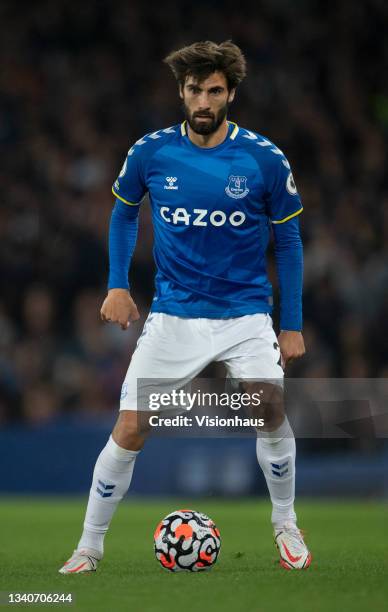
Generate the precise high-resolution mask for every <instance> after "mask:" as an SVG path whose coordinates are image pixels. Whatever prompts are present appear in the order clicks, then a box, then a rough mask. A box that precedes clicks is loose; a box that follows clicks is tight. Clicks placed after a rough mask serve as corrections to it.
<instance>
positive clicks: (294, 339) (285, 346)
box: [278, 331, 306, 368]
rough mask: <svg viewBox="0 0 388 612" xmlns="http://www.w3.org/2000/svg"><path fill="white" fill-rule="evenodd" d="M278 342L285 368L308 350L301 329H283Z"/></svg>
mask: <svg viewBox="0 0 388 612" xmlns="http://www.w3.org/2000/svg"><path fill="white" fill-rule="evenodd" d="M278 342H279V347H280V353H281V356H282V367H283V368H284V367H285V366H286V365H287V364H288V363H291V361H293V360H294V359H298V357H302V356H303V355H304V354H305V352H306V349H305V346H304V340H303V336H302V333H301V332H299V331H281V332H280V334H279V337H278Z"/></svg>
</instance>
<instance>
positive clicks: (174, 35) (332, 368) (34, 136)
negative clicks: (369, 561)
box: [0, 0, 388, 497]
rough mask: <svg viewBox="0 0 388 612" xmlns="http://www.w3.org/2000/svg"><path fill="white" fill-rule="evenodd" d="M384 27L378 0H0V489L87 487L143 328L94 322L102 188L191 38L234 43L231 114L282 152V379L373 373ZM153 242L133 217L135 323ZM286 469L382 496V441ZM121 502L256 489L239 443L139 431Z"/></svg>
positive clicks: (383, 314)
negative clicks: (289, 319)
mask: <svg viewBox="0 0 388 612" xmlns="http://www.w3.org/2000/svg"><path fill="white" fill-rule="evenodd" d="M387 17H388V5H387V3H386V2H385V1H384V0H364V1H362V2H356V3H355V2H351V1H350V0H349V1H347V0H340V1H339V2H335V3H327V2H323V1H322V0H260V1H259V0H257V1H256V2H245V3H242V4H241V3H236V2H231V1H229V0H225V1H223V2H217V1H216V0H214V1H213V2H211V1H205V0H197V1H196V2H194V3H192V2H187V1H186V0H183V1H181V2H179V3H177V2H173V1H171V0H167V1H165V2H154V1H152V0H150V1H149V2H140V1H139V0H136V1H132V2H124V1H122V0H112V1H111V2H107V1H102V0H101V1H98V0H94V1H93V0H83V2H81V3H78V2H68V1H67V0H51V1H49V0H46V1H42V0H37V1H36V2H33V3H30V4H28V5H25V6H23V10H21V9H20V7H19V6H18V5H17V4H15V3H11V2H2V3H1V6H0V23H1V30H2V34H1V37H0V49H1V57H2V62H1V68H0V146H1V150H2V163H1V166H0V189H1V208H0V283H1V297H0V466H1V467H0V476H1V490H2V491H3V492H5V493H7V492H13V493H15V492H18V493H23V492H24V493H25V492H30V493H32V492H36V493H42V492H45V493H50V492H56V493H61V492H63V493H76V492H77V493H79V492H83V493H86V492H87V490H88V487H89V482H90V474H91V469H92V466H93V464H94V461H95V457H96V456H97V453H98V451H99V449H100V448H101V446H102V445H103V444H104V441H105V439H106V437H107V434H108V432H109V430H110V426H111V424H112V423H113V421H114V419H115V417H116V411H117V407H118V397H119V392H120V386H121V382H122V379H123V376H124V373H125V371H126V368H127V365H128V361H129V358H130V355H131V353H132V351H133V349H134V346H135V344H136V340H137V337H138V335H139V332H140V329H141V325H140V324H139V325H134V326H132V327H131V328H130V330H129V331H128V332H127V333H123V332H121V330H119V329H116V328H115V327H112V326H106V325H102V324H101V322H100V320H99V309H100V305H101V302H102V300H103V298H104V294H105V286H106V280H107V229H108V223H109V217H110V212H111V208H112V203H113V198H112V195H111V191H110V189H111V184H112V183H113V181H114V179H115V178H116V176H117V174H118V171H119V169H120V168H121V165H122V163H123V160H124V157H125V154H126V151H127V150H128V148H129V145H130V143H132V142H133V141H134V140H136V139H138V138H139V137H140V136H141V135H142V134H144V133H147V132H150V131H153V130H156V129H158V128H161V127H167V126H169V125H172V124H174V123H177V122H178V121H179V120H180V118H181V110H180V105H179V100H178V97H177V95H176V85H175V83H174V81H173V79H172V77H171V76H170V74H169V72H168V69H167V67H164V66H163V65H162V63H161V60H162V58H163V57H164V56H165V55H166V53H167V52H168V51H170V50H171V49H173V48H177V47H179V46H181V45H183V44H187V43H191V42H193V41H195V40H201V39H212V40H215V41H217V42H220V41H222V40H225V39H228V38H232V39H233V41H234V42H236V43H237V44H238V45H240V46H241V47H242V49H243V50H244V52H245V53H246V56H247V60H248V66H249V74H248V78H247V79H246V81H245V82H244V83H243V84H242V86H241V87H240V89H239V91H238V95H237V100H236V102H235V104H234V106H233V107H232V110H231V113H230V118H231V119H233V120H235V121H237V122H238V123H240V124H241V125H243V126H246V127H248V128H250V129H252V130H255V131H258V132H260V133H263V134H264V135H266V136H268V137H269V138H270V139H272V140H274V141H275V142H276V144H277V145H278V146H279V147H280V148H281V149H283V150H285V151H286V152H287V156H288V158H289V159H290V162H291V164H292V166H293V169H294V176H295V179H296V182H297V185H298V188H299V191H300V192H301V194H302V198H303V201H304V205H305V213H304V214H303V215H302V219H301V222H302V231H303V240H304V245H305V297H304V316H305V328H304V335H305V340H306V345H307V348H308V353H307V355H306V356H305V358H303V359H302V360H301V361H300V362H298V363H296V364H295V365H293V366H292V368H290V370H289V376H290V377H293V376H295V377H305V378H321V377H351V378H386V377H387V376H388V345H387V338H388V317H387V311H388V252H387V244H388V181H387V173H386V165H387V149H386V136H387V131H388V90H387V79H386V66H387V60H388V42H387V37H386V32H385V24H386V23H387ZM384 67H385V68H384ZM151 250H152V227H151V220H150V214H149V209H148V207H147V206H146V205H145V206H143V207H142V212H141V228H140V233H139V240H138V245H137V249H136V255H135V258H134V262H133V266H132V273H131V276H132V281H133V294H134V297H135V299H136V301H137V304H138V306H139V309H140V311H141V313H142V317H143V319H142V321H144V318H145V316H146V314H147V310H148V307H149V304H150V301H151V296H152V289H153V263H152V254H151ZM270 261H271V264H270V268H271V273H272V277H273V279H274V285H275V287H276V278H275V276H274V274H273V270H274V266H273V259H272V258H271V260H270ZM274 319H275V324H276V321H277V316H276V313H275V316H274ZM206 373H207V374H208V375H214V374H216V373H217V372H216V370H215V369H214V368H209V369H208V370H207V372H206ZM161 456H163V457H164V461H163V462H161V461H160V457H161ZM71 465H73V466H76V468H74V470H69V466H71ZM70 472H71V473H70ZM298 472H299V481H298V488H299V491H300V492H301V493H304V494H310V495H313V494H325V495H338V494H340V495H344V494H352V495H360V496H365V495H368V496H376V497H377V496H380V497H384V496H388V476H387V474H388V448H387V444H386V441H383V440H376V439H374V438H373V437H372V438H371V437H365V438H363V437H361V438H360V439H357V440H355V439H354V440H335V441H323V440H316V439H314V440H303V441H300V444H299V452H298ZM132 491H133V492H135V493H150V494H156V493H168V494H170V493H180V494H185V495H186V494H190V495H193V494H200V495H207V494H215V495H233V494H235V495H240V494H243V495H246V494H251V493H252V494H253V493H263V492H264V481H263V480H262V479H261V476H259V472H258V468H257V464H256V459H255V455H254V451H253V442H252V440H238V439H234V440H215V441H212V440H190V441H185V440H177V441H174V444H173V445H172V444H171V442H169V441H168V440H156V439H154V440H150V442H149V443H148V446H147V447H146V452H145V453H143V454H142V455H141V457H140V458H139V462H138V464H137V467H136V473H135V478H134V486H133V489H132Z"/></svg>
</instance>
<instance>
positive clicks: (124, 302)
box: [100, 289, 140, 330]
mask: <svg viewBox="0 0 388 612" xmlns="http://www.w3.org/2000/svg"><path fill="white" fill-rule="evenodd" d="M100 314H101V319H102V320H103V321H106V322H109V323H118V324H119V325H120V327H121V329H122V330H126V329H128V327H129V324H130V323H132V322H133V321H137V320H138V319H140V315H139V311H138V309H137V306H136V304H135V302H134V301H133V299H132V298H131V296H130V294H129V291H127V290H126V289H110V290H109V291H108V295H107V296H106V298H105V300H104V303H103V305H102V307H101V310H100Z"/></svg>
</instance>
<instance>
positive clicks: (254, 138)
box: [243, 130, 257, 140]
mask: <svg viewBox="0 0 388 612" xmlns="http://www.w3.org/2000/svg"><path fill="white" fill-rule="evenodd" d="M245 131H246V134H243V138H249V140H257V136H256V134H254V133H253V132H251V131H250V130H245Z"/></svg>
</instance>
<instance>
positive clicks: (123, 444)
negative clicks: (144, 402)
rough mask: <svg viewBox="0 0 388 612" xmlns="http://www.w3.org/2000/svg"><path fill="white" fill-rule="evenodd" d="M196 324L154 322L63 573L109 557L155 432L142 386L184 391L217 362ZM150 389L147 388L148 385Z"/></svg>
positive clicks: (133, 366)
mask: <svg viewBox="0 0 388 612" xmlns="http://www.w3.org/2000/svg"><path fill="white" fill-rule="evenodd" d="M196 324H197V323H196V321H195V320H194V321H193V320H188V319H179V318H178V317H170V316H169V315H162V314H160V315H155V314H152V315H150V317H149V318H148V320H147V322H146V324H145V327H144V330H143V334H142V336H141V338H140V340H139V342H138V345H137V348H136V350H135V352H134V354H133V357H132V360H131V363H130V366H129V368H128V372H127V375H126V378H125V382H124V385H123V391H122V395H121V402H120V415H119V418H118V420H117V423H116V425H115V427H114V429H113V432H112V435H111V436H110V438H109V440H108V442H107V444H106V446H105V447H104V448H103V450H102V451H101V453H100V455H99V457H98V459H97V462H96V466H95V469H94V473H93V481H92V486H91V489H90V494H89V501H88V506H87V510H86V516H85V521H84V530H83V533H82V536H81V539H80V541H79V544H78V546H77V549H76V551H75V552H74V554H73V556H72V557H71V558H70V559H69V561H67V562H66V564H65V565H64V566H63V567H62V568H61V569H60V572H61V573H64V574H68V573H83V572H85V571H93V570H95V569H96V567H97V562H98V560H100V559H101V558H102V556H103V552H104V537H105V534H106V533H107V531H108V529H109V525H110V522H111V520H112V517H113V515H114V512H115V510H116V508H117V506H118V504H119V502H120V501H121V499H122V498H123V497H124V495H125V494H126V492H127V491H128V488H129V486H130V483H131V479H132V474H133V469H134V466H135V462H136V457H137V455H138V453H139V452H140V450H141V449H142V447H143V445H144V442H145V439H146V436H147V433H148V432H149V430H150V426H149V416H150V413H149V412H147V411H145V410H142V408H143V409H144V406H141V405H138V404H139V403H140V402H139V401H138V400H139V397H142V396H143V393H142V392H141V391H140V392H139V388H138V387H139V386H140V387H141V388H142V385H141V382H140V383H139V381H143V380H146V379H150V378H151V377H152V381H155V379H157V380H158V381H160V384H163V381H164V380H168V383H167V384H168V386H170V387H171V388H180V387H181V386H183V385H184V384H185V383H186V382H188V381H189V380H191V379H192V378H194V376H196V374H197V373H198V372H200V371H201V369H202V368H203V367H205V365H207V363H208V361H210V360H211V358H212V357H211V355H210V354H209V349H210V340H209V338H208V336H206V335H204V334H202V333H201V330H200V329H193V326H194V327H195V326H196ZM207 355H208V357H207ZM172 376H173V377H174V379H175V384H174V382H173V381H172ZM144 385H145V389H147V382H145V383H144ZM152 414H155V413H152Z"/></svg>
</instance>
